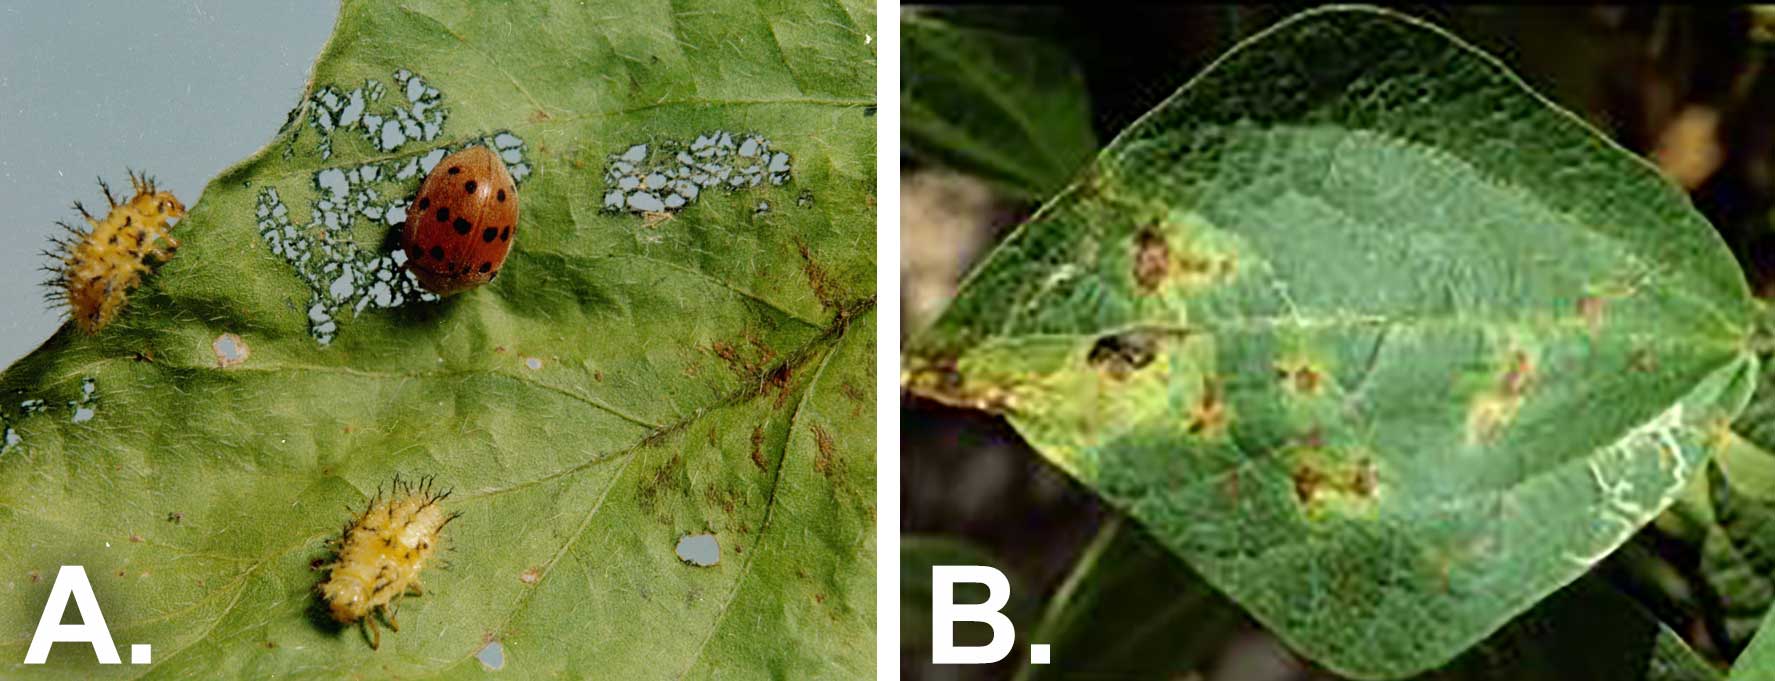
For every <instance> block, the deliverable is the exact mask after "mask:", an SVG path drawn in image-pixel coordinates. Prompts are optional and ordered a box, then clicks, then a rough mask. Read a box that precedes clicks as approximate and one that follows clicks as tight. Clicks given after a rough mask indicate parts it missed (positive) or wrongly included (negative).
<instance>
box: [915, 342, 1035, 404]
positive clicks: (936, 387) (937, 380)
mask: <svg viewBox="0 0 1775 681" xmlns="http://www.w3.org/2000/svg"><path fill="white" fill-rule="evenodd" d="M907 364H908V366H907V368H906V369H905V371H903V372H901V374H900V385H901V386H902V387H904V388H905V389H906V391H907V392H910V393H912V394H914V395H917V396H919V397H923V398H925V399H928V400H933V401H936V402H939V403H942V404H945V405H948V406H951V407H958V408H961V409H974V410H978V411H984V412H987V413H991V414H1008V413H1011V412H1014V411H1016V403H1015V402H1014V400H1013V399H1012V395H1011V391H1010V390H1009V389H1007V388H1005V387H1002V386H997V385H989V384H983V383H978V382H975V383H970V382H969V381H968V380H967V377H965V376H963V375H962V372H961V370H960V369H958V368H957V367H956V359H955V357H953V356H942V357H936V358H923V359H913V360H910V361H909V362H908V363H907Z"/></svg>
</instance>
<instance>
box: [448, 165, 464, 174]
mask: <svg viewBox="0 0 1775 681" xmlns="http://www.w3.org/2000/svg"><path fill="white" fill-rule="evenodd" d="M460 172H462V168H460V167H458V166H450V174H451V175H455V174H457V173H460Z"/></svg>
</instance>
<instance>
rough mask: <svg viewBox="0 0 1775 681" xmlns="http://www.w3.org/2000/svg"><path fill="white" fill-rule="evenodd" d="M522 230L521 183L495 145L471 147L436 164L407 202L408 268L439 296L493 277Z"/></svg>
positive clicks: (405, 237) (404, 239) (404, 237)
mask: <svg viewBox="0 0 1775 681" xmlns="http://www.w3.org/2000/svg"><path fill="white" fill-rule="evenodd" d="M517 229H518V187H517V185H516V184H514V183H513V182H512V176H511V173H509V172H506V170H505V163H503V162H501V161H500V160H499V156H498V155H496V154H494V153H493V151H492V150H491V149H488V148H486V147H483V146H473V147H469V148H467V149H463V150H462V151H458V152H456V153H454V154H450V155H449V156H445V157H444V160H442V161H439V162H438V164H437V166H435V167H433V168H432V170H431V174H430V175H427V176H426V177H425V182H424V183H423V184H421V185H419V193H418V194H416V195H415V196H414V200H413V203H411V204H409V205H408V206H407V224H406V227H405V228H404V229H403V230H402V234H401V243H402V248H404V249H406V252H407V269H409V270H411V271H412V272H413V275H414V276H416V277H418V278H419V284H420V285H421V286H424V287H425V288H426V290H428V291H431V292H432V293H436V294H438V295H440V296H447V295H450V294H452V293H457V292H460V291H465V290H468V289H471V288H474V287H476V286H480V285H481V284H485V283H487V282H489V281H492V280H493V277H495V276H498V275H499V267H500V265H503V264H505V254H506V253H508V252H510V251H511V247H512V237H513V236H515V235H516V233H517Z"/></svg>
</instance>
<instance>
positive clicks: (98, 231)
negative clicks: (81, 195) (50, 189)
mask: <svg viewBox="0 0 1775 681" xmlns="http://www.w3.org/2000/svg"><path fill="white" fill-rule="evenodd" d="M129 182H130V185H131V186H132V188H133V189H134V190H135V195H134V196H131V197H130V198H129V199H128V200H125V201H122V202H119V201H118V200H117V198H116V197H115V196H112V195H111V188H110V187H108V186H106V185H105V181H104V180H99V189H100V190H101V191H103V192H104V194H105V203H107V204H110V209H109V211H108V212H106V213H105V217H103V218H94V217H93V216H92V214H91V213H88V212H87V211H86V207H85V206H82V205H80V202H79V201H75V202H74V210H76V211H79V212H80V216H81V217H82V218H84V219H85V220H86V226H85V227H76V226H74V225H70V224H68V223H66V222H58V223H56V224H57V225H58V226H60V227H61V228H62V229H63V230H64V231H66V232H67V233H68V234H67V236H64V237H59V238H56V239H53V240H52V241H53V243H54V247H52V248H51V249H50V250H47V251H45V252H44V254H45V255H47V256H49V257H50V258H51V260H52V262H51V263H50V264H49V265H48V266H46V267H44V268H43V269H45V270H47V271H48V272H50V273H51V275H52V276H51V277H50V278H49V280H48V281H45V282H43V284H44V286H47V287H48V288H49V289H50V293H49V294H48V296H47V297H48V298H49V299H50V301H51V302H59V303H63V304H66V305H67V306H68V317H69V318H71V319H73V320H74V324H75V326H77V327H79V328H80V330H81V331H84V332H86V333H97V332H98V330H99V329H102V328H104V327H105V325H106V324H109V323H111V320H112V319H113V318H115V317H116V316H117V313H118V311H119V310H122V309H123V304H124V301H125V300H126V299H127V298H128V296H129V292H130V291H132V290H134V289H135V288H136V286H138V285H140V284H141V283H142V275H144V274H146V273H147V272H148V264H149V262H150V261H154V262H165V261H166V260H168V259H169V258H171V257H172V255H173V251H175V250H176V249H178V247H179V242H178V240H177V239H174V238H173V236H172V225H171V221H172V220H176V219H178V218H182V217H184V216H185V205H184V204H182V203H179V200H178V199H177V198H175V197H174V196H173V195H172V192H166V191H160V189H159V188H157V187H155V186H154V180H153V178H150V177H148V176H147V175H146V174H138V173H135V172H131V173H130V174H129Z"/></svg>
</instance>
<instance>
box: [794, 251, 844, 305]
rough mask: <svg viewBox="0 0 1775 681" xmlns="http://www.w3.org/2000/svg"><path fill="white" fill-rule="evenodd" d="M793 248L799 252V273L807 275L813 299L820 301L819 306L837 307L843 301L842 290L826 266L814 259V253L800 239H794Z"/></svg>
mask: <svg viewBox="0 0 1775 681" xmlns="http://www.w3.org/2000/svg"><path fill="white" fill-rule="evenodd" d="M795 250H796V251H797V252H799V253H800V254H801V273H802V274H803V275H804V276H806V277H807V286H808V288H811V289H813V293H814V299H815V300H818V301H820V306H821V307H826V308H838V307H841V305H840V304H839V303H840V302H842V301H843V299H844V295H843V292H842V291H841V290H840V289H839V286H838V284H837V283H836V282H834V281H832V276H831V275H830V274H827V273H826V268H825V267H823V266H821V265H820V263H819V261H817V260H815V259H814V254H813V251H812V250H811V249H809V248H808V247H807V243H806V242H804V241H802V240H801V239H796V240H795Z"/></svg>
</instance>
